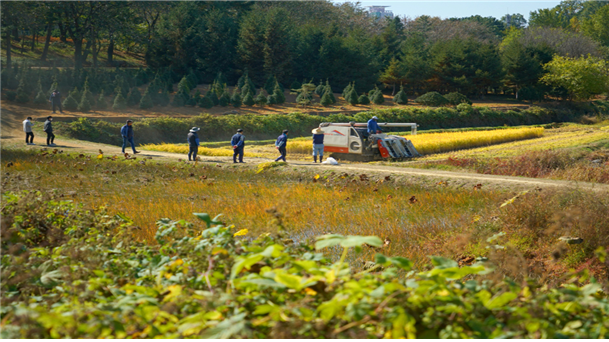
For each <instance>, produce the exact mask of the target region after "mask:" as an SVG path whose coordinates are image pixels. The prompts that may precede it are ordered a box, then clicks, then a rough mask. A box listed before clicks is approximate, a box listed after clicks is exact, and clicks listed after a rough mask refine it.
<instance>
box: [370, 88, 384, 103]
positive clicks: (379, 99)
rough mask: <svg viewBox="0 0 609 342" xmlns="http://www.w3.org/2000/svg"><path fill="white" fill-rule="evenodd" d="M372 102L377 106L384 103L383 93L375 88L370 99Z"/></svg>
mask: <svg viewBox="0 0 609 342" xmlns="http://www.w3.org/2000/svg"><path fill="white" fill-rule="evenodd" d="M371 100H372V102H373V103H374V104H377V105H381V104H383V103H385V98H384V97H383V92H382V91H380V90H379V89H378V88H376V87H375V91H374V95H373V96H372V98H371Z"/></svg>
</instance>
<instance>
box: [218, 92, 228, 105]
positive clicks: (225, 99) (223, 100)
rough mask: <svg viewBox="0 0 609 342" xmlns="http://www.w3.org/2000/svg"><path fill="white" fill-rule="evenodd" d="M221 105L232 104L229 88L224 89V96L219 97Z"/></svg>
mask: <svg viewBox="0 0 609 342" xmlns="http://www.w3.org/2000/svg"><path fill="white" fill-rule="evenodd" d="M218 102H219V104H220V106H222V107H226V106H228V105H229V104H230V94H229V93H228V89H226V90H224V92H223V93H222V96H220V98H219V99H218Z"/></svg>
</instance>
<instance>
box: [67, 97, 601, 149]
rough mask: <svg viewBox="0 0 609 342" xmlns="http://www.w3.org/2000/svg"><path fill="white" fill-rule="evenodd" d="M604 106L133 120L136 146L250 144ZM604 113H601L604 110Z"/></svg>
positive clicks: (563, 117)
mask: <svg viewBox="0 0 609 342" xmlns="http://www.w3.org/2000/svg"><path fill="white" fill-rule="evenodd" d="M604 106H605V103H604V102H601V101H596V102H594V103H592V104H581V105H580V106H579V107H568V106H564V107H556V108H541V107H531V108H529V109H526V110H522V111H515V110H508V111H501V110H494V109H490V108H486V107H472V108H470V110H467V111H464V110H461V111H459V110H457V109H454V108H415V107H406V108H394V109H386V110H374V111H367V112H361V113H357V114H355V115H353V116H347V115H343V114H332V115H330V116H327V117H323V116H318V115H308V114H303V113H291V114H271V115H253V114H245V115H234V114H231V115H223V116H213V115H209V114H203V115H200V116H196V117H191V118H171V117H160V118H147V119H142V120H136V122H135V124H134V126H135V129H136V135H137V136H136V143H138V144H159V143H183V142H184V141H185V139H186V134H187V133H188V130H189V129H190V128H191V127H193V126H197V127H200V128H201V131H200V132H199V136H200V138H201V140H202V141H229V140H230V137H231V136H232V135H233V134H234V133H235V132H236V131H237V129H238V128H242V129H243V130H244V131H245V135H246V136H247V138H248V139H249V140H265V139H275V138H277V136H278V135H279V134H280V133H281V131H282V130H284V129H288V130H289V131H290V137H292V138H294V137H308V136H310V134H311V130H312V129H313V128H315V127H317V126H319V124H320V123H321V122H350V121H354V122H366V121H368V120H369V119H370V118H371V117H372V116H374V115H376V116H378V118H379V121H381V122H415V123H417V124H419V126H420V127H419V128H420V129H421V130H430V129H447V128H464V127H489V126H504V125H508V126H520V125H539V124H549V123H552V122H568V121H575V120H577V119H578V118H580V117H582V116H584V115H588V114H589V115H599V114H602V113H603V111H605V109H604V108H605V107H604ZM605 112H606V111H605ZM122 125H123V124H122V123H112V122H107V121H103V120H90V119H86V118H83V119H80V120H78V121H75V122H71V123H61V122H57V123H56V126H57V131H58V132H59V133H62V134H65V135H66V136H68V137H70V138H75V139H79V140H88V141H94V142H100V143H105V144H113V145H120V144H122V140H121V139H120V134H118V132H119V131H120V127H121V126H122Z"/></svg>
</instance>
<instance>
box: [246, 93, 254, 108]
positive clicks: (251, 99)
mask: <svg viewBox="0 0 609 342" xmlns="http://www.w3.org/2000/svg"><path fill="white" fill-rule="evenodd" d="M243 104H244V105H246V106H249V107H251V106H253V105H254V104H256V101H254V97H253V96H252V93H247V95H245V97H244V98H243Z"/></svg>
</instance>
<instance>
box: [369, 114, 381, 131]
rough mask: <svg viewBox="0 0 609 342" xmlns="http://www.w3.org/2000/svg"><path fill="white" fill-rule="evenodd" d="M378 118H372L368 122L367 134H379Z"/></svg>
mask: <svg viewBox="0 0 609 342" xmlns="http://www.w3.org/2000/svg"><path fill="white" fill-rule="evenodd" d="M378 119H379V118H377V117H376V116H373V117H372V119H370V120H368V134H376V133H381V128H380V127H379V124H378V123H377V121H378Z"/></svg>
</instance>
